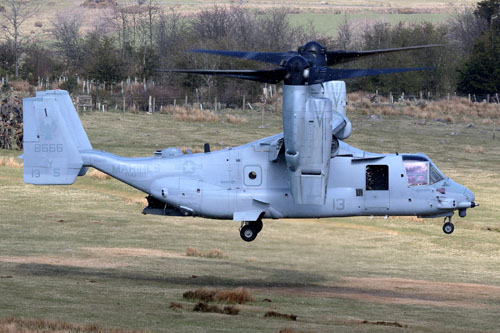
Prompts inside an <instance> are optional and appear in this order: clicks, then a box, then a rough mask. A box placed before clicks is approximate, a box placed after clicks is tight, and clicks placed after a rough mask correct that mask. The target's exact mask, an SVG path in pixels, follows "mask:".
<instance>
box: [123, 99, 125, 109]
mask: <svg viewBox="0 0 500 333" xmlns="http://www.w3.org/2000/svg"><path fill="white" fill-rule="evenodd" d="M123 113H125V96H123Z"/></svg>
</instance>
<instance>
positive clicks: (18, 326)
mask: <svg viewBox="0 0 500 333" xmlns="http://www.w3.org/2000/svg"><path fill="white" fill-rule="evenodd" d="M46 331H56V332H103V333H104V332H109V333H119V332H143V331H129V330H123V329H106V328H103V327H100V326H97V325H95V324H89V325H76V324H71V323H68V322H65V321H59V320H44V319H27V318H15V317H9V318H4V319H0V332H6V333H7V332H9V333H10V332H25V333H27V332H46Z"/></svg>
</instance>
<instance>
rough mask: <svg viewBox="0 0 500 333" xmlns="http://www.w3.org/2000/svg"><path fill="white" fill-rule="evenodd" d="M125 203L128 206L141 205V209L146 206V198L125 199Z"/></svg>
mask: <svg viewBox="0 0 500 333" xmlns="http://www.w3.org/2000/svg"><path fill="white" fill-rule="evenodd" d="M125 202H126V203H127V204H129V205H141V207H142V209H144V208H146V207H147V206H148V200H146V198H127V199H125Z"/></svg>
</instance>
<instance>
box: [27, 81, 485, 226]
mask: <svg viewBox="0 0 500 333" xmlns="http://www.w3.org/2000/svg"><path fill="white" fill-rule="evenodd" d="M324 86H326V88H324V87H322V86H321V85H315V86H293V87H290V86H285V87H284V102H283V104H284V105H283V109H284V110H283V126H284V131H285V134H283V133H281V134H277V135H273V136H270V137H267V138H263V139H260V140H257V141H254V142H251V143H248V144H245V145H243V146H239V147H235V148H226V149H223V150H218V151H213V152H210V153H200V154H182V152H180V150H178V149H175V148H169V149H165V150H163V151H162V152H160V153H156V154H154V156H151V157H145V158H126V157H120V156H116V155H113V154H110V153H107V152H104V151H97V150H93V149H92V147H91V145H90V142H89V140H88V138H87V136H86V134H85V132H84V130H83V127H82V125H81V123H80V121H79V119H78V116H77V113H76V110H75V109H74V107H73V105H72V103H71V100H70V98H69V95H68V94H67V93H66V92H64V91H46V92H40V93H38V94H37V96H36V97H34V98H28V99H25V100H24V110H25V112H24V124H25V129H26V134H25V136H24V138H25V139H24V144H25V153H24V160H25V167H24V180H25V182H26V183H31V184H38V185H52V184H71V183H73V182H74V180H75V179H76V177H77V176H78V175H82V174H84V171H85V170H86V168H87V167H94V168H96V169H98V170H100V171H102V172H104V173H106V174H108V175H110V176H112V177H114V178H116V179H118V180H120V181H122V182H124V183H126V184H128V185H130V186H133V187H135V188H136V189H138V190H140V191H143V192H144V193H147V194H150V195H151V196H152V197H154V199H156V202H162V203H163V204H164V205H165V206H164V208H162V209H157V208H153V207H149V208H147V209H146V210H145V211H144V212H145V213H155V214H165V215H172V214H174V215H194V216H203V217H208V218H217V219H230V220H234V221H247V222H248V221H257V220H260V219H261V218H273V219H279V218H287V217H290V218H292V217H293V218H319V217H337V216H358V215H412V216H429V217H436V216H451V215H453V211H455V210H457V209H462V212H465V210H464V209H467V208H470V207H474V206H475V204H474V194H473V193H472V192H471V191H470V190H468V189H466V188H465V187H464V186H462V185H460V184H458V183H456V182H454V181H452V180H451V179H449V178H443V179H441V180H439V181H438V182H435V183H434V184H431V185H423V186H409V183H408V181H409V180H408V175H407V172H406V170H405V167H404V161H403V158H402V155H396V154H374V153H369V152H365V151H362V150H360V149H357V148H355V147H352V146H349V145H348V144H346V143H345V142H343V141H341V140H339V141H337V139H336V138H335V136H336V135H340V136H341V137H348V136H349V134H350V122H349V121H348V119H347V118H346V116H345V98H343V99H342V98H340V99H339V98H337V99H336V100H333V98H334V97H332V96H334V93H337V94H339V91H340V95H344V97H345V85H344V84H343V82H341V83H338V82H326V83H324ZM342 89H343V90H342ZM324 92H326V93H324ZM325 96H326V97H325ZM310 120H313V123H310V122H309V121H310ZM307 126H310V129H308V128H307ZM309 130H311V131H310V132H308V131H309ZM332 138H333V139H332ZM332 140H333V141H332ZM332 142H333V143H332ZM335 144H337V145H338V147H336V146H335V147H333V149H332V145H335ZM285 148H286V149H285ZM285 151H294V152H298V155H299V156H300V157H299V158H298V159H295V160H294V159H293V158H290V157H289V155H290V154H286V153H285ZM414 156H415V157H411V156H409V157H407V159H412V158H415V159H417V160H418V161H420V163H421V164H422V165H424V166H425V165H427V167H428V168H430V167H432V166H433V164H432V162H431V161H430V159H428V157H426V156H425V155H423V154H418V155H414ZM380 165H385V166H387V168H388V177H389V180H388V189H386V190H369V189H367V184H366V182H367V180H366V179H367V178H366V177H367V176H366V173H367V171H366V170H367V166H380ZM434 168H435V169H437V168H436V167H434ZM304 171H305V172H304ZM304 176H306V177H304ZM311 177H312V178H311ZM314 177H316V178H314ZM412 177H414V176H413V175H412ZM440 192H444V193H445V194H442V193H440ZM163 204H162V205H163Z"/></svg>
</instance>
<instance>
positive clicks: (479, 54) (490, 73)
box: [457, 27, 500, 94]
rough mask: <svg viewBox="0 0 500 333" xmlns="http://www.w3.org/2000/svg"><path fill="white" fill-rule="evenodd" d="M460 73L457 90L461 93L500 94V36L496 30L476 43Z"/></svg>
mask: <svg viewBox="0 0 500 333" xmlns="http://www.w3.org/2000/svg"><path fill="white" fill-rule="evenodd" d="M459 73H460V78H459V82H458V87H457V90H458V91H459V92H461V93H471V94H493V93H498V92H500V35H499V34H498V32H497V30H496V29H494V28H493V27H491V28H490V29H489V30H488V32H487V33H485V34H483V35H482V36H481V37H480V38H479V39H478V40H477V41H476V43H475V44H474V49H473V50H472V53H471V55H470V57H469V59H468V60H467V61H466V62H465V64H464V65H463V68H462V69H461V70H459Z"/></svg>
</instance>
